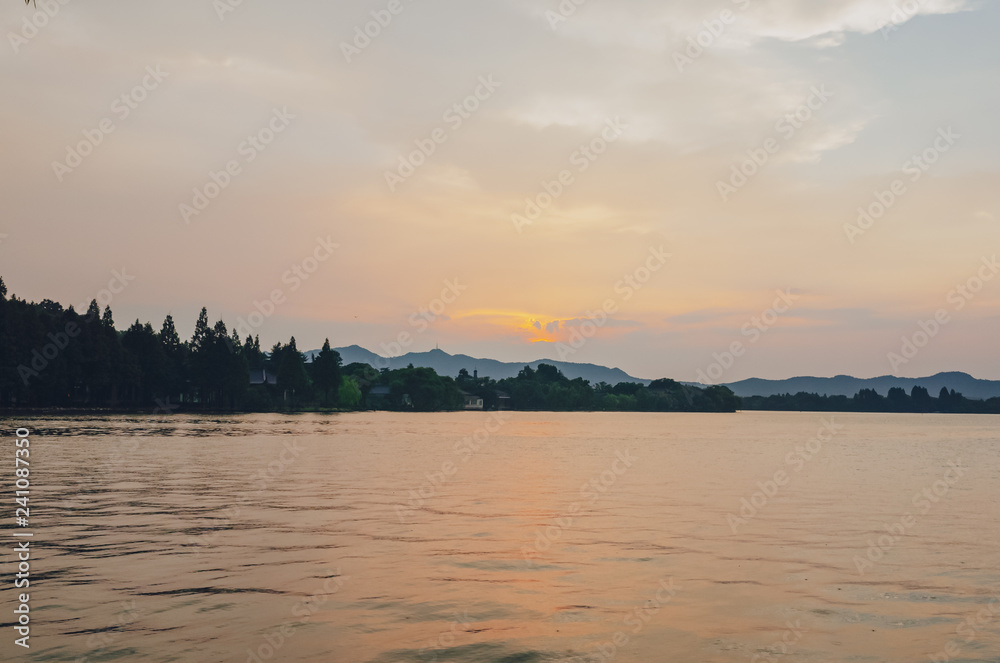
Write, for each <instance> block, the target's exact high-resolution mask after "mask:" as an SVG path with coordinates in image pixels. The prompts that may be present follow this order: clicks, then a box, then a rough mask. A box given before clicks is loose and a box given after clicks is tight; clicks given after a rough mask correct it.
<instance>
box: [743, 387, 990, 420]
mask: <svg viewBox="0 0 1000 663" xmlns="http://www.w3.org/2000/svg"><path fill="white" fill-rule="evenodd" d="M741 401H742V407H743V409H744V410H792V411H802V412H915V413H923V412H952V413H967V414H975V413H982V414H1000V398H991V399H989V400H973V399H969V398H966V397H965V396H963V395H962V394H961V393H958V392H956V391H955V390H954V389H950V390H949V389H947V388H945V387H942V388H941V391H939V392H938V394H937V397H934V396H931V394H930V393H929V392H928V391H927V389H925V388H924V387H919V386H915V387H913V388H912V389H911V390H910V393H906V390H904V389H902V388H900V387H893V388H891V389H890V390H889V392H888V393H887V394H886V395H885V396H882V395H881V394H879V393H878V392H877V391H875V390H874V389H862V390H861V391H859V392H858V393H857V394H855V395H854V396H853V397H848V396H820V395H819V394H809V393H805V392H799V393H797V394H781V395H777V396H750V397H744V398H742V399H741Z"/></svg>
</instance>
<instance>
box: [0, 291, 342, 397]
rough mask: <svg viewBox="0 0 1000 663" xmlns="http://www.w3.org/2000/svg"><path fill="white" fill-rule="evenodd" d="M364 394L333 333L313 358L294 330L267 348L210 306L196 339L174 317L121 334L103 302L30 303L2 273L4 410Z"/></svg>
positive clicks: (0, 367) (0, 314) (0, 346)
mask: <svg viewBox="0 0 1000 663" xmlns="http://www.w3.org/2000/svg"><path fill="white" fill-rule="evenodd" d="M359 396H360V395H359V394H358V393H357V390H356V388H354V389H352V388H351V386H347V387H346V388H344V385H343V384H342V376H341V360H340V355H339V354H338V353H337V352H336V351H335V350H332V349H331V348H330V342H329V340H327V341H326V343H324V345H323V349H322V350H321V351H320V352H319V353H317V355H316V357H315V359H314V361H312V362H306V360H305V357H303V355H302V353H301V352H299V350H298V348H297V347H296V343H295V338H294V337H293V338H291V339H290V340H289V342H288V343H287V344H281V343H278V344H275V345H274V346H273V347H272V348H271V349H270V351H269V352H264V351H262V350H261V347H260V339H259V338H258V337H250V336H247V337H246V338H245V339H242V340H241V339H240V338H239V335H238V334H237V333H236V330H235V329H234V330H232V331H230V330H229V329H228V328H227V327H226V323H225V322H223V321H222V320H219V321H218V322H216V323H215V324H211V323H210V322H209V317H208V311H207V310H206V309H204V308H203V309H202V310H201V313H200V315H199V316H198V321H197V323H196V324H195V329H194V334H193V335H192V337H191V338H190V340H187V341H184V340H182V339H181V337H180V334H179V333H178V331H177V328H176V326H175V324H174V320H173V318H172V317H171V316H169V315H168V316H166V318H165V319H164V321H163V324H162V325H161V326H160V328H159V330H158V331H157V330H156V329H154V328H153V326H152V325H151V324H150V323H148V322H147V323H141V322H139V321H138V320H136V321H135V322H134V323H132V324H131V325H130V326H129V327H127V328H126V329H125V330H124V331H118V330H117V329H116V328H115V322H114V316H113V314H112V311H111V308H110V307H109V306H105V307H104V309H103V311H102V310H101V308H100V306H99V304H98V302H97V301H96V300H94V301H92V302H91V303H90V305H89V307H88V309H87V311H86V312H85V313H78V312H77V311H75V310H74V308H73V307H72V306H71V307H69V308H63V307H62V305H60V304H58V303H57V302H53V301H51V300H48V299H46V300H43V301H42V302H41V303H37V304H36V303H29V302H26V301H24V300H22V299H18V298H17V297H14V296H11V297H10V298H8V297H7V288H6V286H5V285H4V283H3V280H2V279H0V407H12V406H13V407H62V408H96V407H100V408H108V407H110V408H123V409H149V410H156V411H172V410H173V409H175V408H177V407H183V408H186V409H190V408H200V409H210V410H277V409H284V408H305V407H324V408H336V407H339V406H341V405H342V403H341V400H342V398H344V399H346V403H343V404H344V405H346V406H347V407H354V406H357V405H358V404H359V403H360V398H359Z"/></svg>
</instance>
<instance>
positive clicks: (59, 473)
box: [0, 412, 1000, 663]
mask: <svg viewBox="0 0 1000 663" xmlns="http://www.w3.org/2000/svg"><path fill="white" fill-rule="evenodd" d="M18 426H28V427H29V428H30V429H31V431H32V435H31V440H32V446H31V452H32V455H31V481H32V495H31V500H32V501H31V508H32V512H31V515H32V526H33V528H34V531H35V532H36V534H35V539H34V540H33V542H32V546H33V548H34V552H33V555H34V557H33V561H32V574H33V575H32V586H31V601H32V619H33V622H32V625H33V628H32V638H31V645H32V646H31V650H30V657H29V656H25V655H24V650H23V649H21V648H19V647H15V646H14V645H13V639H14V637H16V636H15V635H14V633H13V629H12V628H10V627H11V626H12V625H13V623H12V621H11V609H10V608H9V606H10V605H11V604H12V602H13V596H12V592H11V591H10V590H9V587H10V585H9V584H8V583H9V582H10V581H11V578H12V577H13V574H14V572H15V569H14V564H13V560H14V556H13V545H11V544H10V541H11V540H12V539H11V538H10V537H9V536H7V537H6V538H7V543H5V545H4V546H3V548H2V550H0V555H3V561H4V564H3V580H2V582H3V586H4V588H5V589H4V603H3V605H4V606H5V607H4V613H3V615H4V616H2V617H0V622H3V629H2V633H3V636H2V641H0V653H2V655H0V659H2V660H5V661H6V660H30V661H110V660H120V661H142V662H145V661H198V662H200V661H205V662H213V663H214V662H223V661H234V662H239V663H244V662H247V661H258V662H267V661H289V662H305V661H309V662H313V661H324V662H325V661H334V662H340V661H362V662H378V663H389V662H394V661H400V662H423V661H426V662H431V661H469V662H474V661H475V662H478V661H483V662H486V661H501V662H506V663H514V662H526V663H530V662H534V661H557V662H558V661H563V662H567V663H569V662H571V661H580V662H583V661H587V662H591V661H593V662H597V661H612V660H613V661H617V662H620V663H627V662H632V661H657V662H659V661H679V662H692V663H694V662H703V661H748V662H753V663H756V662H759V661H781V660H788V661H824V662H829V661H873V662H874V661H907V662H911V661H928V660H931V659H930V658H929V657H935V658H936V659H937V660H951V661H1000V439H998V436H997V431H998V430H1000V417H996V416H962V415H906V414H898V415H896V414H832V415H831V414H820V413H773V412H766V413H764V412H760V413H751V412H743V413H737V414H688V413H667V414H645V413H559V414H554V413H524V412H520V413H485V412H462V413H446V414H395V413H385V412H379V413H358V414H344V415H312V414H308V415H277V414H274V415H238V416H196V415H181V414H174V415H161V416H148V417H145V416H84V417H75V418H22V419H10V418H8V419H5V421H4V431H5V435H4V437H3V438H2V440H0V458H2V459H3V460H2V463H0V464H2V466H3V467H8V468H9V467H12V465H13V463H12V460H11V459H12V457H13V446H14V442H13V431H14V429H15V428H16V427H18ZM7 476H9V475H6V476H5V477H4V478H3V482H4V486H5V489H4V490H5V493H7V494H10V493H12V489H11V488H10V482H9V480H8V478H7ZM3 501H4V503H5V504H8V507H7V508H8V509H9V511H10V514H9V515H10V516H13V510H14V505H13V498H12V497H11V498H10V499H8V498H7V497H4V500H3ZM5 518H7V515H5ZM7 522H11V521H9V520H8V521H7ZM8 527H9V525H8ZM8 532H9V530H8Z"/></svg>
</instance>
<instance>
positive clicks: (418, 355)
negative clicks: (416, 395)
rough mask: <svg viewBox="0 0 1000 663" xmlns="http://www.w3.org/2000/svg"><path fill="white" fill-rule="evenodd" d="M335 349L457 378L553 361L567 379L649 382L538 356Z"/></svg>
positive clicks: (360, 359)
mask: <svg viewBox="0 0 1000 663" xmlns="http://www.w3.org/2000/svg"><path fill="white" fill-rule="evenodd" d="M335 349H336V351H337V352H339V353H340V357H341V359H342V360H343V362H344V365H345V366H346V365H348V364H353V363H355V362H357V363H360V364H369V365H371V366H374V367H375V368H379V369H381V368H392V369H396V368H406V367H407V366H409V365H410V364H413V365H414V366H416V367H417V368H433V369H434V371H435V372H437V374H438V375H450V376H451V377H456V376H457V375H458V372H459V371H460V370H462V369H463V368H464V369H465V370H467V371H469V374H470V375H471V374H472V372H473V371H479V376H480V377H491V378H493V379H494V380H502V379H504V378H513V377H517V374H518V373H519V372H520V371H521V369H522V368H524V367H525V366H531V367H532V368H538V365H539V364H552V365H553V366H555V367H556V368H558V369H559V370H560V371H562V374H563V375H565V376H566V377H568V378H569V379H570V380H575V379H576V378H583V379H584V380H590V383H591V384H597V383H598V382H607V383H608V384H610V385H615V384H618V383H619V382H641V383H642V384H649V383H650V380H642V379H639V378H634V377H632V376H631V375H629V374H628V373H626V372H625V371H623V370H621V369H620V368H607V367H606V366H597V365H596V364H577V363H573V362H568V361H556V360H554V359H539V360H537V361H532V362H523V361H521V362H506V361H497V360H496V359H479V358H476V357H470V356H468V355H450V354H448V353H447V352H444V351H443V350H431V351H430V352H410V353H408V354H405V355H403V356H401V357H392V358H389V359H386V358H384V357H381V356H379V355H377V354H375V353H374V352H371V351H370V350H365V349H364V348H362V347H360V346H357V345H351V346H349V347H346V348H335ZM317 352H319V350H312V351H310V352H306V353H305V354H306V357H307V358H308V359H309V360H310V361H312V357H313V356H314V355H315V354H316V353H317Z"/></svg>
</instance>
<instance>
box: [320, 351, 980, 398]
mask: <svg viewBox="0 0 1000 663" xmlns="http://www.w3.org/2000/svg"><path fill="white" fill-rule="evenodd" d="M336 350H337V352H339V353H340V356H341V358H342V359H343V362H344V365H345V366H346V365H347V364H353V363H355V362H357V363H361V364H369V365H371V366H374V367H375V368H393V369H396V368H406V367H407V366H409V365H410V364H413V365H414V366H417V367H420V368H433V369H434V370H435V372H437V373H438V374H439V375H450V376H451V377H455V376H457V375H458V372H459V371H460V370H461V369H463V368H464V369H465V370H467V371H469V373H472V372H473V371H479V375H480V377H491V378H493V379H494V380H502V379H504V378H512V377H516V376H517V374H518V372H520V370H521V369H522V368H524V367H525V366H531V367H532V368H536V369H537V368H538V365H539V364H552V365H553V366H555V367H556V368H558V369H559V370H560V371H562V373H563V375H565V376H566V377H568V378H569V379H571V380H575V379H576V378H583V379H584V380H589V381H590V383H591V384H597V383H598V382H606V383H608V384H610V385H615V384H618V383H619V382H639V383H641V384H645V385H648V384H649V383H650V380H644V379H642V378H635V377H632V376H631V375H629V374H628V373H626V372H625V371H623V370H621V369H620V368H608V367H606V366H598V365H596V364H578V363H574V362H567V361H556V360H554V359H538V360H536V361H532V362H516V361H515V362H505V361H497V360H496V359H481V358H477V357H470V356H468V355H451V354H448V353H447V352H444V351H443V350H431V351H430V352H410V353H408V354H405V355H403V356H401V357H392V358H389V359H386V358H384V357H381V356H379V355H377V354H375V353H374V352H371V351H370V350H366V349H364V348H362V347H360V346H358V345H351V346H348V347H346V348H336ZM317 352H319V350H311V351H309V352H306V353H305V355H306V356H307V358H308V359H309V360H310V361H312V357H313V356H314V355H315V354H316V353H317ZM687 384H695V385H697V383H694V382H689V383H687ZM725 386H727V387H729V388H730V389H732V390H733V393H735V394H736V395H737V396H774V395H778V394H796V393H798V392H800V391H804V392H807V393H812V394H819V395H821V396H853V395H854V394H856V393H858V392H859V391H861V390H862V389H874V390H875V391H877V392H878V393H879V394H881V395H883V396H885V395H886V394H887V393H888V392H889V389H891V388H892V387H901V388H903V389H905V390H906V393H910V390H911V389H913V387H914V386H921V387H924V388H925V389H927V391H928V392H930V394H931V396H937V395H938V392H940V391H941V388H942V387H946V388H948V389H954V390H955V391H958V392H961V393H962V394H963V395H964V396H965V397H966V398H974V399H987V398H994V397H1000V380H979V379H977V378H974V377H972V376H971V375H969V374H968V373H960V372H951V373H938V374H937V375H932V376H930V377H926V378H899V377H895V376H893V375H884V376H882V377H877V378H855V377H851V376H849V375H838V376H836V377H832V378H816V377H795V378H788V379H786V380H762V379H760V378H750V379H749V380H740V381H739V382H730V383H727V384H726V385H725Z"/></svg>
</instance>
